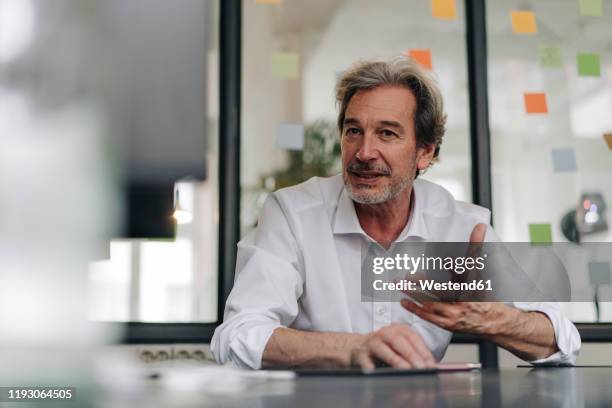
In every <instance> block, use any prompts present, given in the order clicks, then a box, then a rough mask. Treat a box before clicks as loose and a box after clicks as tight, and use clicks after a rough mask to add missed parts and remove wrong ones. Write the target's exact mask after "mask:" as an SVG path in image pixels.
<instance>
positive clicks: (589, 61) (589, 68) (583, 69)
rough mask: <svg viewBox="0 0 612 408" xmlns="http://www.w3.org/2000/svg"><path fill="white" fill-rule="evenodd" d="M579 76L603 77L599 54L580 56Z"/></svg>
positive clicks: (578, 60) (578, 58)
mask: <svg viewBox="0 0 612 408" xmlns="http://www.w3.org/2000/svg"><path fill="white" fill-rule="evenodd" d="M577 62H578V75H580V76H597V77H598V76H601V70H600V67H599V55H598V54H578V56H577Z"/></svg>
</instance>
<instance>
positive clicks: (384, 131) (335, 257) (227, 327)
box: [211, 58, 580, 369]
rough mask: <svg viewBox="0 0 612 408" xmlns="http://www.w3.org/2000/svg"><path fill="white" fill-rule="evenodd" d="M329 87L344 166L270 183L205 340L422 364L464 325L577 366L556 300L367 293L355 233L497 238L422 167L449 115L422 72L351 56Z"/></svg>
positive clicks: (278, 359)
mask: <svg viewBox="0 0 612 408" xmlns="http://www.w3.org/2000/svg"><path fill="white" fill-rule="evenodd" d="M336 99H337V103H338V105H339V115H338V129H339V132H340V138H341V148H342V175H337V176H334V177H329V178H319V177H314V178H312V179H310V180H308V181H306V182H304V183H302V184H299V185H297V186H294V187H290V188H285V189H282V190H279V191H277V192H275V193H272V194H270V196H269V197H268V199H267V200H266V202H265V205H264V208H263V211H262V214H261V218H260V223H259V225H258V227H257V229H256V230H255V231H254V232H253V233H252V234H250V235H249V236H247V237H246V238H245V239H243V240H242V241H241V242H240V243H239V244H238V259H237V265H236V279H235V283H234V287H233V289H232V292H231V294H230V296H229V298H228V299H227V303H226V306H225V315H224V321H223V324H221V325H220V326H219V327H218V328H217V330H216V331H215V334H214V337H213V339H212V344H211V347H212V350H213V353H214V355H215V357H216V359H217V361H218V362H220V363H225V362H228V361H231V362H232V363H234V364H235V365H237V366H240V367H250V368H254V369H257V368H261V367H271V366H290V367H348V366H360V367H362V368H373V367H375V366H376V365H377V364H379V363H384V364H387V365H390V366H392V367H401V368H408V367H417V368H422V367H430V366H433V365H435V364H436V362H437V361H439V360H440V359H441V358H442V357H443V355H444V352H445V351H446V348H447V346H448V344H449V342H450V339H451V336H452V332H464V333H473V334H477V335H480V336H482V337H483V338H485V339H488V340H490V341H492V342H494V343H496V344H497V345H499V346H501V347H503V348H505V349H507V350H509V351H511V352H512V353H514V354H515V355H517V356H519V357H520V358H522V359H524V360H526V361H529V362H532V363H534V364H573V363H574V362H575V358H576V356H577V354H578V351H579V349H580V336H579V334H578V332H577V330H576V328H575V326H574V325H573V324H572V323H571V322H570V321H569V320H568V319H567V318H565V317H564V316H563V314H562V313H561V311H560V310H559V308H558V306H557V305H555V304H552V303H513V304H506V303H495V302H489V303H486V302H449V303H445V302H422V303H421V304H416V303H413V302H411V301H409V300H402V301H401V302H387V303H379V302H364V301H362V299H361V288H360V285H361V279H360V270H361V265H360V262H361V248H362V244H363V243H375V242H378V243H380V244H381V245H384V246H388V245H389V243H392V242H400V241H406V242H409V241H436V242H447V241H448V242H457V241H463V242H465V241H468V240H469V241H473V242H481V241H484V240H487V241H489V240H496V238H495V236H494V232H493V230H492V229H491V228H490V227H489V226H488V224H489V218H490V213H489V212H488V210H486V209H484V208H481V207H478V206H475V205H470V204H465V203H459V202H456V201H455V200H454V199H453V197H452V196H451V195H450V193H448V192H447V191H446V190H444V189H443V188H442V187H440V186H438V185H436V184H434V183H431V182H428V181H425V180H423V179H420V178H418V175H419V172H421V171H423V170H425V169H427V168H428V167H429V166H430V165H431V164H432V161H433V160H434V159H435V158H436V157H437V156H438V153H439V150H440V145H441V143H442V137H443V135H444V131H445V121H446V115H445V114H444V111H443V104H442V96H441V93H440V90H439V89H438V86H437V84H436V83H435V81H434V80H433V79H432V78H431V77H430V75H429V73H428V72H426V71H425V70H423V69H422V68H420V67H419V66H418V65H417V64H415V63H414V62H412V61H411V60H409V59H405V58H396V59H392V60H389V61H365V62H360V63H357V64H356V65H354V66H353V67H352V68H351V69H349V70H348V71H347V72H345V73H344V74H343V75H342V77H341V78H340V80H339V83H338V85H337V89H336ZM485 235H486V236H485Z"/></svg>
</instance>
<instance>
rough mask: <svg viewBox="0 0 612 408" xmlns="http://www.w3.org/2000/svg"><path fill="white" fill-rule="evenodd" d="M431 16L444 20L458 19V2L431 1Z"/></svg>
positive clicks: (452, 0)
mask: <svg viewBox="0 0 612 408" xmlns="http://www.w3.org/2000/svg"><path fill="white" fill-rule="evenodd" d="M431 15H432V16H433V17H434V18H439V19H442V20H454V19H455V18H457V4H456V0H431Z"/></svg>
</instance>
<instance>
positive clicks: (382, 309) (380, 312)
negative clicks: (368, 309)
mask: <svg viewBox="0 0 612 408" xmlns="http://www.w3.org/2000/svg"><path fill="white" fill-rule="evenodd" d="M385 313H387V308H386V307H384V306H378V308H376V314H377V315H379V316H382V315H384V314H385Z"/></svg>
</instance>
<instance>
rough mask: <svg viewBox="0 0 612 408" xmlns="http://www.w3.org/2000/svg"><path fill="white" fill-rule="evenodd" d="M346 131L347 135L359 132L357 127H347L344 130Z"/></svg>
mask: <svg viewBox="0 0 612 408" xmlns="http://www.w3.org/2000/svg"><path fill="white" fill-rule="evenodd" d="M346 133H347V134H348V135H358V134H359V129H357V128H348V129H347V130H346Z"/></svg>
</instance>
